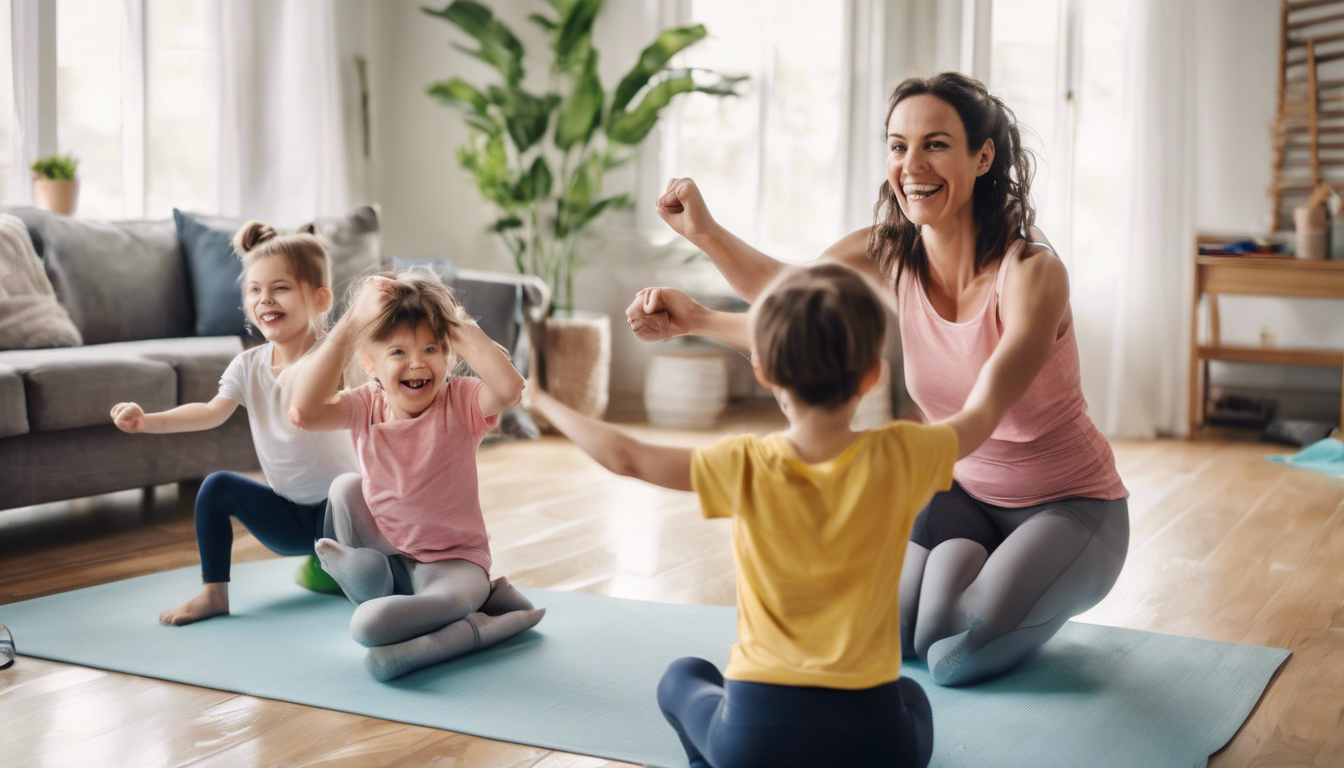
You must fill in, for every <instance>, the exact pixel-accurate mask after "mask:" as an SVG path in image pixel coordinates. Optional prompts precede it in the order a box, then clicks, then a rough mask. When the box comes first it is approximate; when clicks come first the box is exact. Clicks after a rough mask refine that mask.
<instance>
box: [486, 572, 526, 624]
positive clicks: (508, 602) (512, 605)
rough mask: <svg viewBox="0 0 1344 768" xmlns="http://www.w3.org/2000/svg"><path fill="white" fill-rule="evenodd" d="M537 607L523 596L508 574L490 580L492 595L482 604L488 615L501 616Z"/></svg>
mask: <svg viewBox="0 0 1344 768" xmlns="http://www.w3.org/2000/svg"><path fill="white" fill-rule="evenodd" d="M533 608H536V606H535V605H533V604H532V601H531V600H528V599H527V598H526V597H523V593H522V592H519V591H518V588H517V587H515V586H513V585H512V584H510V583H509V579H508V577H507V576H500V577H499V578H498V579H495V580H494V581H492V582H490V597H488V598H486V600H485V604H484V605H482V606H481V613H484V614H485V615H486V616H501V615H503V614H506V613H511V612H513V611H530V610H532V609H533Z"/></svg>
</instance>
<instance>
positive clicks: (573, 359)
mask: <svg viewBox="0 0 1344 768" xmlns="http://www.w3.org/2000/svg"><path fill="white" fill-rule="evenodd" d="M545 368H546V391H547V392H550V393H551V394H552V395H553V396H554V397H555V399H556V400H559V401H560V402H562V403H564V404H565V405H568V406H569V407H570V408H573V409H574V410H576V411H578V412H579V413H582V414H583V415H585V416H592V417H594V418H601V417H602V415H603V414H605V413H606V412H607V402H608V400H609V399H610V391H611V390H610V386H611V385H610V379H611V318H610V317H608V316H606V315H603V314H600V313H597V312H585V311H578V312H573V313H569V314H565V315H556V316H553V317H548V318H546V351H545Z"/></svg>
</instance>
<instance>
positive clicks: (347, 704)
mask: <svg viewBox="0 0 1344 768" xmlns="http://www.w3.org/2000/svg"><path fill="white" fill-rule="evenodd" d="M295 565H296V561H295V560H292V559H280V560H266V561H262V562H259V563H248V564H243V565H235V566H234V568H233V584H232V586H231V587H230V590H229V592H230V599H231V601H232V604H233V610H234V613H233V615H231V616H227V617H220V618H216V619H211V620H209V621H203V622H200V623H198V624H193V625H190V626H186V627H165V626H160V625H159V624H157V623H156V621H155V618H156V617H157V616H158V613H159V611H161V610H163V609H164V608H166V607H170V606H172V605H175V604H177V603H178V602H180V601H181V600H183V599H185V598H186V597H189V596H191V595H192V594H194V593H195V592H196V590H198V589H199V585H200V572H199V570H198V569H196V568H183V569H180V570H176V571H169V572H167V573H158V574H152V575H149V576H141V577H138V578H134V579H128V580H126V581H120V582H115V583H112V584H104V585H102V586H97V587H90V588H88V589H81V590H77V591H75V592H67V593H64V594H59V595H51V596H49V597H43V598H39V599H36V600H29V601H26V602H22V603H13V604H10V605H3V606H0V624H7V625H9V627H10V628H11V629H12V630H13V633H14V638H15V640H16V644H17V646H18V650H19V653H20V654H21V655H22V656H37V657H42V658H47V659H55V660H58V661H65V662H71V663H74V664H82V665H85V666H90V667H97V668H100V669H109V670H115V671H119V672H129V673H132V674H137V675H145V676H148V677H156V678H162V679H165V680H176V681H179V682H183V683H190V684H194V685H201V686H205V687H208V688H218V689H221V690H226V691H237V692H239V693H247V694H251V695H254V696H262V697H265V698H270V699H281V700H284V701H293V702H297V703H300V704H307V705H311V706H314V707H322V708H325V709H335V710H342V711H345V712H354V713H357V714H361V715H368V716H371V717H379V718H385V719H388V720H396V721H400V722H406V723H415V724H419V725H427V726H431V727H435V728H444V729H448V730H452V731H458V732H463V733H471V734H476V735H479V736H486V737H489V738H493V739H501V740H504V741H514V742H520V743H524V744H533V745H537V746H541V747H547V748H552V749H560V750H564V751H567V752H578V753H582V754H589V755H597V756H601V757H606V758H612V759H618V760H628V761H630V762H633V763H646V764H652V765H658V766H684V765H685V764H686V760H685V757H684V755H683V753H682V751H681V747H680V745H679V744H678V742H677V740H676V738H675V736H673V733H672V730H671V728H670V727H668V725H667V724H666V722H664V720H663V717H662V715H661V713H660V712H659V711H658V707H657V704H656V703H655V701H654V691H655V690H656V687H657V683H658V678H659V677H660V676H661V675H662V672H663V670H664V669H665V668H666V667H667V664H668V663H669V662H671V661H672V660H673V659H676V658H678V657H680V656H700V657H703V658H707V659H709V660H710V661H712V662H714V663H715V664H718V665H719V666H720V668H722V666H723V665H724V664H725V663H726V661H727V655H728V648H729V646H730V645H731V644H732V642H733V640H734V633H735V632H734V631H735V624H734V622H735V617H734V611H733V609H731V608H719V607H709V606H695V605H669V604H664V603H650V602H642V601H636V600H620V599H616V598H609V597H600V596H595V595H585V594H577V593H566V592H551V591H545V590H525V592H526V593H527V595H528V597H529V598H530V599H532V600H533V602H535V603H537V604H538V605H539V606H545V607H546V608H547V609H548V612H547V614H546V618H545V619H544V620H543V621H542V623H541V624H540V625H539V626H538V627H537V628H536V629H535V630H532V631H529V632H526V633H524V634H523V635H520V636H518V637H516V638H514V639H513V640H510V641H508V642H506V643H502V644H501V645H499V646H496V647H495V648H491V649H489V650H486V651H484V652H481V653H479V654H475V655H472V656H466V657H462V658H460V659H456V660H454V661H451V662H448V663H446V664H442V665H439V666H437V667H433V668H430V669H426V670H421V671H420V672H417V673H414V674H411V675H407V676H406V677H403V678H401V679H398V680H396V681H393V682H392V683H390V684H383V683H378V682H376V681H374V680H373V679H372V678H370V677H369V676H368V675H367V674H365V672H364V669H363V667H362V666H361V659H362V657H363V649H362V648H360V647H359V646H357V645H355V643H354V642H353V641H351V640H350V638H349V635H348V634H347V627H348V624H349V620H350V614H351V612H352V610H353V608H352V607H351V606H350V604H349V602H347V601H346V600H344V599H343V598H336V597H329V596H323V595H317V594H313V593H310V592H306V591H304V590H303V589H301V588H300V587H297V586H295V585H294V584H293V580H292V574H293V572H294V568H295ZM1287 658H1288V652H1287V651H1284V650H1279V649H1275V648H1261V647H1257V646H1249V645H1237V644H1233V643H1219V642H1212V641H1208V640H1195V639H1191V638H1185V637H1176V636H1172V635H1159V634H1154V633H1150V632H1139V631H1136V630H1127V629H1116V628H1113V627H1102V626H1097V625H1091V624H1078V623H1069V624H1067V625H1065V627H1064V629H1063V630H1062V631H1061V632H1060V633H1059V635H1058V636H1056V637H1055V638H1054V639H1052V640H1051V641H1050V642H1049V643H1047V644H1046V646H1045V647H1044V648H1043V649H1042V650H1041V651H1040V652H1038V653H1037V654H1035V655H1034V656H1033V657H1031V658H1030V659H1029V660H1028V661H1027V662H1025V663H1024V664H1023V665H1021V666H1020V667H1019V668H1017V669H1016V670H1014V671H1012V672H1010V673H1008V674H1007V675H1004V676H1003V677H1001V678H999V679H997V680H994V681H991V682H988V683H984V684H981V685H978V686H973V687H970V688H939V687H938V686H936V685H935V684H934V683H933V682H932V681H931V680H930V679H929V676H928V674H927V672H926V671H925V670H924V669H923V668H922V667H920V666H918V665H907V666H906V668H905V669H904V670H903V672H904V673H905V674H906V675H907V676H909V677H911V678H913V679H915V680H917V681H918V682H919V683H920V684H921V685H923V686H924V690H925V691H926V692H927V693H928V694H929V699H930V700H931V702H932V704H933V714H934V734H935V736H934V742H935V747H934V755H933V763H932V764H933V765H935V766H991V765H992V766H1005V767H1006V766H1033V767H1034V768H1045V767H1047V766H1069V767H1070V768H1072V767H1073V766H1080V765H1087V766H1111V765H1114V766H1140V765H1141V766H1147V767H1150V768H1154V767H1157V766H1179V767H1180V768H1191V767H1193V766H1202V765H1205V763H1206V762H1207V758H1208V756H1209V755H1210V754H1211V753H1213V752H1214V751H1216V750H1217V749H1218V748H1220V747H1221V746H1223V745H1224V744H1225V743H1227V741H1228V740H1229V739H1231V737H1232V736H1233V734H1235V733H1236V731H1237V729H1238V728H1239V727H1240V726H1241V724H1242V722H1243V721H1244V720H1245V719H1246V717H1247V715H1248V714H1249V713H1250V711H1251V709H1252V707H1254V706H1255V703H1256V701H1257V700H1258V699H1259V698H1260V695H1261V693H1262V692H1263V691H1264V689H1265V686H1266V685H1267V684H1268V683H1269V680H1270V678H1271V677H1272V676H1273V674H1274V672H1275V670H1276V669H1278V667H1279V666H1280V665H1281V664H1282V663H1283V661H1284V660H1285V659H1287ZM17 663H19V664H22V663H23V659H22V658H20V659H19V660H18V662H17Z"/></svg>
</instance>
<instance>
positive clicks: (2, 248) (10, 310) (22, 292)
mask: <svg viewBox="0 0 1344 768" xmlns="http://www.w3.org/2000/svg"><path fill="white" fill-rule="evenodd" d="M83 343H84V339H83V338H82V337H81V336H80V335H79V329H77V328H75V324H74V322H72V321H71V320H70V315H69V313H67V312H66V311H65V308H64V307H62V306H61V305H60V303H59V302H58V301H57V300H56V292H55V291H54V290H52V287H51V281H50V280H48V279H47V273H46V272H45V271H43V269H42V260H41V259H40V258H38V255H37V251H36V250H34V248H33V241H32V240H31V239H29V237H28V228H27V227H26V226H24V223H23V222H22V221H20V220H19V219H18V218H16V217H14V216H10V215H9V214H7V213H3V214H0V349H38V348H41V347H77V346H79V345H81V344H83Z"/></svg>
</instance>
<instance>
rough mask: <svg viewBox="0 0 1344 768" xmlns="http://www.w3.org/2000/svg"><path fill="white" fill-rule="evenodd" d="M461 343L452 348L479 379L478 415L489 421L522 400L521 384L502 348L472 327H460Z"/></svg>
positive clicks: (515, 370) (468, 324) (516, 371)
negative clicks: (479, 412) (479, 404)
mask: <svg viewBox="0 0 1344 768" xmlns="http://www.w3.org/2000/svg"><path fill="white" fill-rule="evenodd" d="M461 334H462V337H461V343H458V344H455V345H453V350H454V351H455V352H457V354H458V356H459V357H461V358H462V359H463V360H464V361H466V363H467V365H470V366H471V368H472V370H474V371H476V373H477V374H478V375H480V377H481V382H482V383H484V384H485V386H483V387H481V394H480V403H481V413H483V414H484V415H485V417H486V418H490V417H491V416H494V415H495V414H497V413H499V412H500V411H503V410H504V409H506V408H512V407H513V406H515V405H517V404H518V401H519V400H522V399H523V386H524V383H525V382H524V381H523V377H522V375H521V374H519V373H518V369H516V368H514V367H513V362H512V361H511V360H509V356H508V354H506V353H505V352H504V348H503V347H501V346H499V345H498V344H496V343H495V342H494V341H493V340H492V339H491V338H490V337H489V336H486V335H485V331H482V330H481V327H480V326H479V325H477V324H475V323H472V322H467V323H464V324H463V326H462V331H461Z"/></svg>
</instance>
